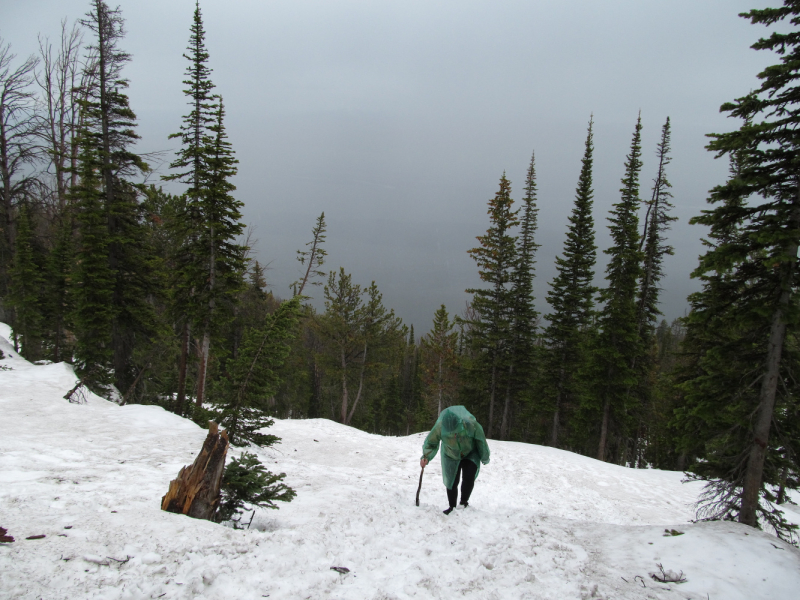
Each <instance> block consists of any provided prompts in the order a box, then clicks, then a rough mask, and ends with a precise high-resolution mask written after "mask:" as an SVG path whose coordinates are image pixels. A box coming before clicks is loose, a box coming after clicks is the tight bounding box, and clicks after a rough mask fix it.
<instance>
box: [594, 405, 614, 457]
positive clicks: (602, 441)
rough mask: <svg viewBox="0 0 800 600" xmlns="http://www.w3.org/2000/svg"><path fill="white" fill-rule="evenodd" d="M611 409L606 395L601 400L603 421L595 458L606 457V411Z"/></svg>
mask: <svg viewBox="0 0 800 600" xmlns="http://www.w3.org/2000/svg"><path fill="white" fill-rule="evenodd" d="M610 409H611V404H610V402H609V401H608V397H607V396H606V398H605V399H604V400H603V421H602V423H601V425H600V445H599V446H598V448H597V460H603V461H604V460H605V459H606V438H607V437H608V413H609V411H610Z"/></svg>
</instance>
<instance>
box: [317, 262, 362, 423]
mask: <svg viewBox="0 0 800 600" xmlns="http://www.w3.org/2000/svg"><path fill="white" fill-rule="evenodd" d="M363 293H364V292H363V290H362V289H361V286H360V285H358V284H354V283H353V280H352V276H351V275H349V274H348V273H345V270H344V269H343V268H340V269H339V274H338V277H337V274H336V272H335V271H331V272H330V274H329V275H328V283H327V285H326V286H325V287H324V295H325V314H324V315H322V316H321V317H320V318H319V319H318V320H317V327H318V330H319V333H320V335H321V337H322V338H323V339H324V340H325V341H326V342H327V344H328V345H329V347H330V349H331V351H330V352H328V353H327V358H328V360H329V366H330V368H331V370H333V371H336V372H337V374H338V376H339V379H340V390H341V408H340V420H341V422H342V423H344V424H347V417H348V415H349V409H350V400H351V398H350V392H351V386H349V385H348V381H349V379H350V377H349V375H350V371H351V370H352V367H353V363H354V362H356V361H357V360H358V358H359V357H360V356H361V352H362V349H363V339H362V327H363V322H364V307H363V301H362V295H363Z"/></svg>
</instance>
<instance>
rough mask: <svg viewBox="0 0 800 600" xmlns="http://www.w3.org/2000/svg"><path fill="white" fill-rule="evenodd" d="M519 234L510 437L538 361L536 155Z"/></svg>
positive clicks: (506, 428)
mask: <svg viewBox="0 0 800 600" xmlns="http://www.w3.org/2000/svg"><path fill="white" fill-rule="evenodd" d="M520 211H521V212H522V216H521V218H520V219H519V222H520V228H519V237H518V238H517V248H516V256H515V258H514V267H513V271H512V275H511V294H510V297H509V307H508V310H509V311H510V313H511V331H510V336H509V340H508V367H507V375H506V382H505V390H504V395H505V398H504V402H503V418H502V421H501V424H500V437H501V439H508V438H509V435H510V433H511V430H512V428H513V426H514V422H515V421H516V418H515V417H516V415H517V414H518V412H519V410H520V402H519V400H520V396H521V395H524V394H525V393H526V392H527V390H528V388H529V383H530V380H531V376H532V373H533V368H534V366H535V365H536V363H537V362H538V361H537V354H538V352H537V350H538V348H537V347H536V328H537V326H538V318H539V313H538V312H537V311H536V308H535V307H534V295H533V278H534V265H535V263H536V261H535V259H534V257H535V255H536V250H537V249H538V248H539V244H537V243H536V242H535V236H536V229H537V226H538V221H537V218H538V214H539V208H538V206H537V205H536V165H535V160H534V155H533V154H531V162H530V164H529V166H528V173H527V177H526V179H525V195H524V196H523V198H522V207H521V208H520Z"/></svg>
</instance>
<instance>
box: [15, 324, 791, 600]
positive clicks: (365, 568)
mask: <svg viewBox="0 0 800 600" xmlns="http://www.w3.org/2000/svg"><path fill="white" fill-rule="evenodd" d="M0 336H5V337H6V338H7V337H8V328H7V327H5V326H3V325H0ZM0 348H1V349H2V350H3V352H4V353H5V354H6V356H7V358H6V359H4V360H0V415H2V430H0V431H1V432H0V527H5V528H6V529H8V534H9V535H12V536H14V537H15V538H16V541H15V542H14V543H10V544H0V598H3V599H6V598H8V599H11V598H14V599H17V598H29V599H40V598H41V599H44V600H57V599H60V598H69V599H77V598H107V599H109V600H111V599H117V598H119V599H131V600H133V599H144V598H165V599H172V598H191V599H203V598H207V599H212V598H213V599H227V598H230V599H237V600H248V599H257V598H265V597H269V598H287V599H289V598H291V599H295V598H296V599H305V598H309V599H312V598H313V599H334V598H336V599H353V600H356V599H358V600H391V599H402V598H451V597H464V598H469V599H476V600H477V599H498V600H499V599H502V600H507V599H508V600H511V599H517V598H519V599H523V598H524V599H539V598H550V599H554V600H560V599H572V598H575V599H588V598H605V599H611V598H614V599H627V598H630V599H633V598H636V599H643V598H658V599H664V600H666V599H679V598H681V599H684V598H691V599H706V600H723V599H724V600H736V599H742V600H753V599H757V598H769V599H770V600H780V599H788V598H796V597H797V590H798V589H800V551H798V550H797V549H795V548H793V547H791V546H789V545H787V544H784V543H783V542H781V541H779V540H777V539H776V538H775V537H773V536H770V535H768V534H766V533H762V532H759V531H756V530H753V529H751V528H748V527H744V526H740V525H738V524H735V523H707V524H696V525H694V524H691V523H690V522H689V520H690V519H691V518H692V516H693V512H692V509H691V506H690V504H691V503H692V501H693V500H694V499H695V497H696V495H697V493H698V490H699V487H698V485H697V484H682V483H681V477H682V476H681V473H673V472H664V471H654V470H646V471H645V470H631V469H625V468H621V467H618V466H614V465H608V464H604V463H600V462H597V461H595V460H592V459H589V458H586V457H582V456H577V455H574V454H570V453H568V452H563V451H560V450H553V449H550V448H543V447H540V446H532V445H526V444H518V443H510V442H497V441H492V440H490V441H489V445H490V448H491V451H492V460H491V463H490V464H489V465H488V466H486V467H484V468H483V469H482V471H481V475H480V477H479V479H478V481H477V483H476V486H475V491H474V493H473V496H472V499H471V501H470V506H469V508H467V509H461V508H459V509H457V510H456V511H455V512H454V513H453V514H451V515H450V516H449V517H448V516H445V515H443V514H442V512H441V511H442V509H443V508H445V507H446V504H447V502H446V497H445V494H444V486H443V485H442V482H441V471H440V467H439V462H438V458H437V459H436V460H435V461H434V462H433V463H432V464H431V466H430V467H428V468H427V469H426V473H425V479H424V481H423V489H422V496H421V503H420V506H419V508H417V507H416V506H415V505H414V495H415V492H416V487H417V480H418V476H419V456H420V448H421V444H422V440H423V438H424V435H423V434H419V435H413V436H409V437H405V438H385V437H381V436H375V435H370V434H367V433H364V432H361V431H357V430H354V429H351V428H348V427H344V426H342V425H339V424H337V423H333V422H330V421H327V420H322V419H319V420H308V421H276V423H275V426H274V427H273V429H272V432H273V433H275V434H277V435H279V436H281V437H282V438H283V443H282V444H280V445H279V446H277V447H276V448H275V449H271V450H265V451H261V452H260V453H259V454H260V457H261V459H262V460H263V461H264V462H265V463H267V464H268V467H269V468H270V469H271V470H273V471H279V472H280V471H285V472H286V473H287V474H288V477H287V483H289V484H290V485H291V486H292V487H294V488H295V490H296V491H297V498H296V499H295V500H294V501H293V502H291V503H290V504H285V505H282V506H281V508H280V510H278V511H262V512H260V513H258V514H257V515H256V517H255V519H254V521H253V528H252V529H251V530H249V531H234V530H232V529H229V528H226V527H222V526H219V525H214V524H212V523H208V522H204V521H197V520H194V519H190V518H188V517H184V516H179V515H174V514H168V513H165V512H162V511H161V510H160V509H159V507H160V500H161V497H162V495H163V494H164V493H165V492H166V490H167V486H168V484H169V481H170V479H173V478H174V477H175V476H176V475H177V473H178V470H179V469H180V467H181V466H183V465H185V464H189V463H191V462H192V460H193V459H194V457H195V455H196V453H197V451H198V450H199V449H200V446H201V444H202V441H203V439H204V438H205V432H204V431H203V430H201V429H200V428H199V427H197V426H196V425H194V424H193V423H191V422H189V421H186V420H184V419H180V418H178V417H177V416H175V415H173V414H170V413H168V412H165V411H163V410H162V409H160V408H157V407H152V406H136V405H134V406H125V407H119V406H117V405H115V404H112V403H109V402H106V401H104V400H102V399H100V398H97V397H91V398H89V400H88V403H87V404H84V405H77V404H69V403H68V402H67V401H65V400H64V399H63V395H64V393H65V392H66V391H67V390H68V389H69V388H71V387H72V385H73V384H74V381H75V378H74V375H73V373H72V371H71V369H70V367H68V366H67V365H64V364H55V365H46V366H35V365H31V364H29V363H27V362H26V361H24V360H23V359H21V358H19V357H18V356H17V354H16V352H14V350H13V348H11V346H10V345H9V344H8V343H7V342H6V340H5V339H4V338H2V337H0ZM3 367H7V368H8V370H7V369H4V368H3ZM788 510H790V511H794V512H792V513H790V516H792V517H793V518H794V519H795V520H800V512H797V511H798V508H797V506H793V507H789V509H788ZM665 528H668V529H676V530H679V531H681V532H684V534H683V535H680V536H665V535H664V530H665ZM35 535H44V536H45V537H44V538H40V539H33V540H29V539H26V538H27V537H29V536H35ZM659 563H660V564H662V565H663V567H664V568H665V569H668V570H672V571H675V572H680V571H683V574H684V575H685V577H686V579H687V581H686V583H682V584H659V583H656V582H655V581H654V580H653V579H651V578H650V576H649V573H651V572H654V571H657V569H658V568H657V566H656V565H657V564H659ZM332 566H341V567H346V568H348V569H349V570H350V572H349V573H347V574H345V575H340V574H339V573H337V572H335V571H332V570H331V569H330V568H331V567H332ZM792 590H794V591H792Z"/></svg>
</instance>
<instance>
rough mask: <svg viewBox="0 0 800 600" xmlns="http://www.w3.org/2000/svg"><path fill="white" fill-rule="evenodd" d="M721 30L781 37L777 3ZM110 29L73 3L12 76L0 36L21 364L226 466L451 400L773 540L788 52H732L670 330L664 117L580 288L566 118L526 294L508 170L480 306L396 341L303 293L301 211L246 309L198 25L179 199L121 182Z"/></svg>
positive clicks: (784, 438) (9, 245)
mask: <svg viewBox="0 0 800 600" xmlns="http://www.w3.org/2000/svg"><path fill="white" fill-rule="evenodd" d="M744 16H745V17H747V18H749V19H750V20H751V21H752V22H754V23H763V24H767V25H770V24H772V23H775V22H778V21H781V20H783V19H786V18H790V19H793V21H792V22H793V23H794V24H795V25H796V24H797V21H798V20H800V2H795V1H793V0H786V1H785V3H784V6H783V7H782V8H778V9H763V10H754V11H751V12H749V13H746V14H745V15H744ZM123 24H124V21H123V17H122V15H121V13H120V11H119V9H115V10H112V9H110V8H109V7H108V6H107V5H106V4H105V2H103V1H102V0H91V2H90V10H89V12H88V13H87V14H86V15H85V17H84V18H83V19H81V20H79V21H78V22H76V23H75V25H74V26H70V25H68V23H67V21H64V22H62V35H61V38H60V39H58V40H49V39H45V38H41V39H40V40H39V53H38V55H37V56H31V57H29V58H27V59H19V58H18V57H16V56H15V55H14V54H13V53H12V52H11V49H10V47H9V46H8V45H4V44H3V43H2V42H1V41H0V176H2V182H1V184H2V185H1V186H0V195H1V197H2V203H1V204H0V233H1V235H0V317H2V320H4V321H6V322H8V323H9V324H10V325H11V327H12V330H13V343H14V346H15V348H16V349H17V351H18V352H20V353H21V354H22V355H23V356H25V358H27V359H29V360H32V361H53V362H57V361H67V362H71V363H73V364H74V365H75V368H76V372H77V374H78V376H79V377H80V378H81V381H82V383H83V384H84V385H86V386H87V387H89V388H90V389H92V390H94V391H96V392H97V393H99V394H101V395H104V396H105V397H108V398H110V399H113V400H115V401H117V402H119V403H122V404H124V403H145V404H158V405H161V406H163V407H164V408H165V409H167V410H170V411H173V412H175V413H177V414H180V415H184V416H188V417H190V418H193V419H195V420H196V421H198V422H200V423H203V422H205V421H206V420H207V419H209V418H215V419H217V420H219V421H221V422H222V424H223V425H224V426H225V427H227V429H228V431H229V434H230V437H231V439H232V441H233V442H234V443H239V444H246V443H255V444H269V443H272V442H273V441H274V440H275V438H274V437H272V436H270V435H268V434H267V433H265V432H264V428H265V427H267V426H268V425H269V424H270V423H271V421H270V417H279V418H294V419H301V418H328V419H334V420H336V421H339V422H341V423H344V424H347V425H352V426H354V427H358V428H360V429H363V430H365V431H369V432H373V433H379V434H383V435H407V434H410V433H415V432H420V431H425V430H428V429H429V428H430V427H431V425H432V424H433V422H434V421H435V419H436V417H437V415H438V414H439V412H441V410H442V409H443V408H446V407H447V406H451V405H455V404H464V405H466V406H468V407H469V409H470V411H471V412H473V413H474V414H475V415H476V416H477V418H478V420H479V421H480V422H481V423H483V424H484V427H485V429H486V433H487V436H488V437H491V438H494V439H503V440H514V441H523V442H530V443H537V444H546V445H550V446H553V447H556V448H562V449H566V450H570V451H573V452H578V453H581V454H585V455H587V456H591V457H594V458H597V459H599V460H604V461H609V462H614V463H617V464H620V465H626V466H630V467H639V468H645V467H655V468H662V469H675V470H685V471H687V473H689V475H690V477H695V478H699V479H702V480H704V481H706V482H707V485H706V488H705V489H706V492H705V496H704V497H703V499H702V501H701V503H700V505H699V506H698V511H699V512H698V515H699V516H700V517H701V518H708V519H738V520H740V521H742V522H744V523H747V524H750V525H754V526H755V525H758V524H759V523H762V524H763V523H769V524H770V525H772V526H773V527H774V528H775V529H776V530H777V531H778V532H779V534H780V535H784V536H789V537H790V536H791V535H792V527H791V525H790V524H788V523H787V522H786V521H785V520H784V519H783V516H782V513H781V511H780V510H779V509H778V505H780V504H781V503H783V502H784V501H785V500H786V490H788V489H797V487H798V485H799V482H798V460H797V453H798V451H800V419H798V410H800V404H798V401H797V395H796V392H797V390H796V387H797V383H796V379H795V372H796V369H795V367H796V362H797V360H798V352H797V348H798V343H797V327H796V325H797V318H798V306H797V300H796V294H795V289H796V285H797V283H796V279H797V254H798V240H800V180H798V177H797V175H796V173H797V172H798V171H797V168H796V167H797V163H798V162H800V146H799V145H798V142H797V141H796V140H795V139H794V137H793V136H792V134H791V132H792V131H793V127H795V126H796V125H797V123H798V122H799V121H800V116H798V113H797V106H796V105H797V100H796V89H797V88H796V87H793V78H794V77H795V76H796V73H797V70H798V65H800V61H798V54H800V52H798V50H797V42H796V40H795V38H794V37H792V36H787V35H783V34H777V33H776V34H772V36H771V37H770V38H767V39H762V40H760V41H759V42H757V43H756V45H755V46H754V48H756V49H773V50H776V49H777V50H778V51H779V54H780V56H781V60H780V63H779V64H777V65H775V66H773V67H770V68H768V69H767V70H765V71H764V72H763V73H761V74H760V75H759V77H760V79H761V81H762V85H761V87H760V88H759V89H757V90H755V91H753V92H751V93H750V94H749V95H747V96H745V97H743V98H740V99H737V100H736V101H734V102H732V103H730V104H726V105H724V106H723V107H722V110H723V111H727V112H728V113H729V114H730V115H731V116H733V117H736V118H738V119H740V121H741V123H742V124H741V127H740V128H739V129H737V130H735V131H734V132H731V133H727V134H719V135H712V136H711V140H712V141H711V142H710V144H709V149H710V150H712V151H714V152H716V153H717V155H718V156H720V157H722V156H725V157H727V158H728V159H729V160H730V165H731V166H730V178H729V179H728V181H726V182H724V183H722V184H720V185H719V186H718V187H717V188H715V189H714V190H712V192H711V196H710V198H709V203H710V207H709V208H708V209H707V210H705V211H703V212H702V214H701V215H700V216H698V217H696V218H695V219H694V222H696V223H699V224H702V225H705V226H706V227H707V231H708V237H707V239H705V240H704V243H705V245H706V247H707V252H706V254H705V255H704V256H702V257H701V258H700V263H699V266H698V268H697V270H696V271H695V273H694V277H696V278H698V279H699V280H700V282H701V283H702V288H701V291H699V292H697V293H695V294H693V295H692V296H690V298H689V302H690V306H691V310H690V312H689V314H688V316H687V317H685V318H683V319H679V320H676V321H674V322H672V323H668V322H667V321H665V320H664V319H663V317H662V315H661V313H660V311H659V293H660V291H661V285H660V282H661V280H662V278H663V276H664V270H663V266H664V259H665V257H666V256H668V255H670V254H672V247H671V246H670V244H669V228H670V223H671V222H672V221H673V220H674V218H675V217H673V216H671V214H670V210H671V208H672V201H673V198H672V193H671V191H670V190H671V185H670V183H669V179H668V175H669V167H670V161H671V122H670V120H669V119H667V120H666V122H665V123H663V125H662V127H661V136H660V141H659V143H658V145H657V147H656V148H655V149H654V150H655V153H654V154H653V155H652V156H655V160H654V161H653V165H652V173H653V178H652V182H650V181H648V182H643V181H642V171H643V163H644V160H643V151H642V147H641V130H642V120H641V116H639V117H638V118H637V119H636V121H635V123H634V128H633V134H632V138H631V144H630V150H629V152H628V154H627V156H626V157H624V161H623V160H622V157H621V160H620V165H621V171H622V173H623V177H622V179H621V187H620V192H619V201H618V202H617V203H615V204H614V205H613V208H612V210H611V212H610V213H609V214H608V215H607V226H608V229H609V233H610V237H611V246H610V247H609V248H606V249H605V250H604V252H605V254H606V255H607V256H608V261H607V266H606V268H605V272H604V274H603V275H604V277H602V278H601V277H600V274H599V273H596V262H597V252H598V248H597V246H596V244H595V231H596V225H595V215H594V212H593V196H594V189H593V183H592V181H593V168H594V165H593V154H594V140H593V121H592V120H591V119H590V120H589V123H588V128H587V135H586V141H585V146H584V153H583V157H582V160H581V163H580V165H576V166H575V167H576V168H575V172H576V175H577V185H576V190H575V197H574V203H573V206H572V210H571V213H570V215H569V220H568V226H567V230H566V232H565V239H564V243H563V247H562V251H561V253H560V254H559V255H558V257H557V258H556V275H555V277H554V278H553V279H552V281H549V282H539V281H537V280H536V278H535V264H536V252H537V249H538V247H539V245H538V244H537V241H536V240H537V228H538V220H537V219H538V206H537V203H538V197H537V184H536V164H535V159H534V156H531V158H530V163H529V167H528V170H527V176H526V180H525V182H524V183H523V185H522V186H521V190H522V191H521V195H520V196H518V201H516V202H515V201H514V199H513V198H512V196H513V191H512V184H511V182H510V181H508V179H507V178H506V177H505V174H503V176H502V177H501V178H500V182H499V186H498V191H497V193H496V194H495V196H494V197H493V198H491V199H490V200H489V202H488V206H487V216H488V224H487V229H486V232H485V233H484V234H483V235H480V236H478V237H477V244H476V246H475V247H474V248H472V249H468V250H467V251H468V253H469V255H470V256H471V257H472V258H473V259H474V261H475V264H476V268H477V269H478V272H479V275H480V279H481V282H482V285H481V287H479V288H475V289H468V290H466V292H467V293H468V295H469V301H468V302H467V306H466V309H465V310H463V311H461V312H459V313H450V312H448V310H447V308H446V307H445V306H441V307H440V308H439V309H438V310H437V311H436V313H435V314H434V315H433V316H432V326H431V327H430V329H429V330H427V331H425V332H424V333H422V334H421V335H420V334H419V333H418V332H415V330H414V327H413V326H408V325H406V324H404V323H402V321H401V320H400V319H399V318H398V317H397V316H396V315H395V314H394V311H393V310H392V309H391V308H389V307H387V306H386V305H385V304H384V302H383V297H382V294H381V292H380V291H379V288H378V286H377V285H376V283H375V282H371V283H370V285H368V286H362V285H359V284H358V283H356V282H354V281H353V278H352V276H351V274H350V273H348V272H347V271H346V269H345V268H342V267H339V268H337V269H333V270H331V271H327V270H326V268H327V263H326V259H327V253H326V251H325V241H326V225H325V215H324V213H323V214H321V215H320V216H319V217H318V218H317V219H316V222H315V223H314V225H313V227H312V228H311V231H310V234H309V239H308V240H307V243H306V244H305V245H303V246H302V248H301V249H300V250H298V251H297V259H298V261H299V264H300V269H299V273H300V275H299V277H298V280H297V282H296V283H295V284H293V286H292V290H291V293H290V294H287V295H290V296H291V297H290V298H279V297H278V296H277V295H276V294H274V293H272V292H270V291H269V290H268V286H267V282H266V280H265V270H264V268H263V266H262V265H261V264H260V263H259V262H258V261H256V260H253V259H252V258H251V257H250V256H249V254H250V251H251V248H250V240H249V239H248V237H247V235H246V228H245V224H244V223H243V221H242V214H241V208H242V206H243V205H242V202H241V201H240V200H238V199H236V195H235V188H234V186H233V185H232V183H231V178H232V177H233V176H234V175H235V174H236V169H237V160H236V158H235V153H234V149H233V148H232V146H231V144H230V142H229V141H228V139H227V136H226V132H225V108H224V103H223V99H222V96H221V95H220V94H219V93H217V91H216V88H215V86H214V83H213V81H212V78H211V74H212V71H211V69H210V67H209V60H210V57H209V55H208V52H207V50H206V46H205V30H204V27H203V22H202V15H201V11H200V7H199V5H198V6H197V8H196V10H195V12H194V18H193V21H192V25H191V28H190V35H189V45H188V48H187V52H186V54H185V55H184V56H185V58H186V60H187V68H186V75H185V77H186V79H185V80H184V82H183V83H184V86H185V89H184V93H185V95H186V101H187V114H186V115H184V116H183V117H182V118H180V117H176V121H175V133H174V134H173V135H172V136H170V137H172V138H174V139H176V140H178V141H179V142H180V149H179V150H178V152H177V153H176V155H175V157H174V159H173V160H172V162H171V164H170V171H169V174H168V175H166V176H163V177H162V179H164V180H168V181H173V182H177V183H173V184H172V185H173V186H175V185H181V186H182V188H183V190H184V191H183V192H182V193H180V194H172V193H167V192H165V191H164V189H163V188H162V187H160V186H157V185H155V184H153V183H147V184H146V183H143V182H145V181H147V180H148V176H149V175H151V168H150V166H149V164H148V160H151V159H152V157H148V156H143V155H140V154H137V153H136V152H135V151H134V147H135V143H136V141H137V140H138V135H137V134H136V115H135V113H134V111H133V107H131V106H130V105H129V101H128V97H127V95H126V93H125V90H126V88H127V87H128V81H127V80H126V79H125V76H124V67H125V65H126V63H127V62H128V61H129V60H130V58H131V57H130V56H129V55H128V54H127V53H126V52H125V51H124V49H123V48H122V46H123V41H124V35H123V34H124V29H123ZM792 61H795V62H792ZM648 168H649V167H648ZM170 189H173V188H170ZM601 280H602V284H601V285H599V286H598V285H596V284H597V282H598V281H601ZM537 294H538V295H539V297H540V298H541V297H544V299H546V301H547V304H548V307H549V308H548V312H547V313H546V314H544V315H541V314H539V313H538V312H537V310H536V308H535V304H534V300H535V297H536V295H537ZM313 295H317V296H321V297H322V299H324V310H322V311H318V310H315V309H314V308H313V307H312V306H311V304H310V302H309V299H310V297H311V296H313Z"/></svg>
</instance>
